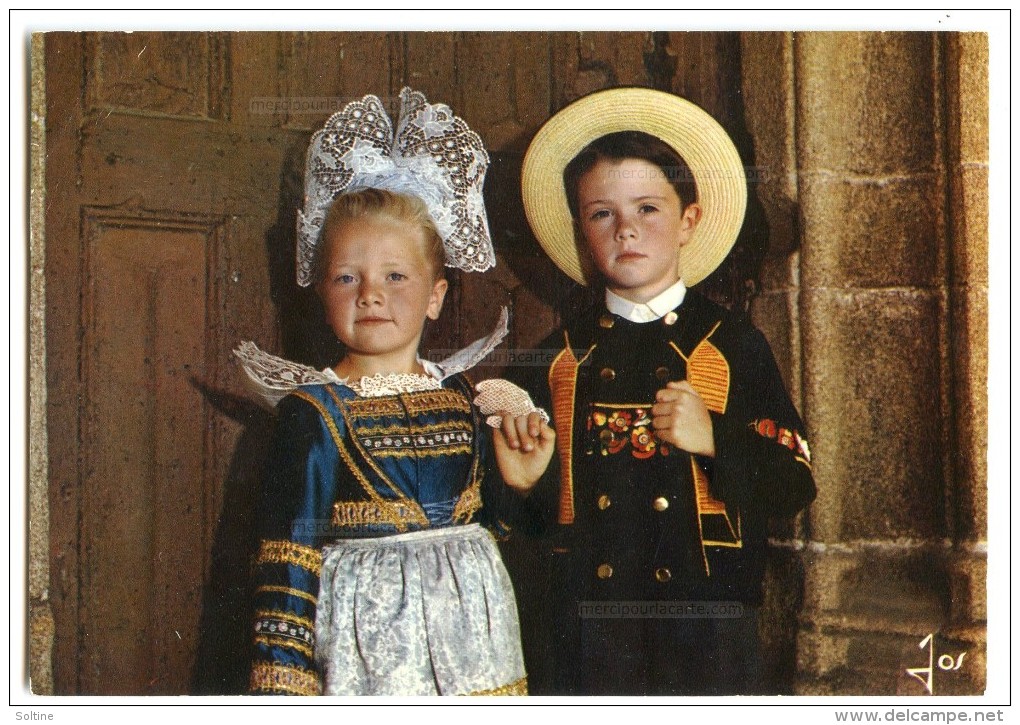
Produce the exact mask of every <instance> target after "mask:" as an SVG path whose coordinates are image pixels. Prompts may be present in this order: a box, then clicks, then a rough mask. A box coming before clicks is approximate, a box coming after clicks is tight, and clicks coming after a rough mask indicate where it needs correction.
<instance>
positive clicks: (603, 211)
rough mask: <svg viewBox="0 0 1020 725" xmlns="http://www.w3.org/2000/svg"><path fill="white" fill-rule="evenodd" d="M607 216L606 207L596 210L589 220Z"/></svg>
mask: <svg viewBox="0 0 1020 725" xmlns="http://www.w3.org/2000/svg"><path fill="white" fill-rule="evenodd" d="M608 216H609V210H608V209H599V210H598V211H597V212H595V213H594V214H592V215H591V220H592V221H596V220H598V219H606V218H607V217H608Z"/></svg>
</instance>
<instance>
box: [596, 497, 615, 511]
mask: <svg viewBox="0 0 1020 725" xmlns="http://www.w3.org/2000/svg"><path fill="white" fill-rule="evenodd" d="M612 505H613V502H612V501H610V500H609V496H607V495H605V494H602V495H601V496H599V500H598V507H599V511H605V510H606V509H607V508H609V507H610V506H612Z"/></svg>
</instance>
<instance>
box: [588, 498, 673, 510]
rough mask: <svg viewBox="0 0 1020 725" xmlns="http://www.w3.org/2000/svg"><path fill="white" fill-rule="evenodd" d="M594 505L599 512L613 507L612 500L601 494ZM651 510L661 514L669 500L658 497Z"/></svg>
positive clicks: (667, 505) (667, 506) (666, 507)
mask: <svg viewBox="0 0 1020 725" xmlns="http://www.w3.org/2000/svg"><path fill="white" fill-rule="evenodd" d="M595 505H596V506H598V507H599V511H605V510H606V509H607V508H609V507H610V506H612V505H613V499H611V498H609V496H607V495H606V494H602V495H601V496H599V497H598V499H596V501H595ZM652 508H653V509H655V510H656V511H658V512H660V513H661V512H663V511H665V510H666V509H668V508H669V499H668V498H666V497H665V496H659V497H658V498H657V499H655V500H654V501H652Z"/></svg>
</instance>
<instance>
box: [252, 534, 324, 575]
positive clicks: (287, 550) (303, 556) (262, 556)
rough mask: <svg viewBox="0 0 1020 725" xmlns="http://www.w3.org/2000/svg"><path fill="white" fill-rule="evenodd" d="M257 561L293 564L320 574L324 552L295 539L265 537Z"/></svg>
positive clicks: (258, 562)
mask: <svg viewBox="0 0 1020 725" xmlns="http://www.w3.org/2000/svg"><path fill="white" fill-rule="evenodd" d="M255 563H256V564H257V565H258V564H292V565H294V566H300V567H301V568H302V569H307V570H308V571H310V572H312V573H313V574H315V576H319V573H320V572H321V571H322V552H320V551H319V550H318V549H313V548H311V547H310V546H303V545H301V544H295V543H294V542H293V541H282V540H275V539H274V540H269V539H263V541H262V544H261V545H260V546H259V553H258V557H257V558H256V559H255Z"/></svg>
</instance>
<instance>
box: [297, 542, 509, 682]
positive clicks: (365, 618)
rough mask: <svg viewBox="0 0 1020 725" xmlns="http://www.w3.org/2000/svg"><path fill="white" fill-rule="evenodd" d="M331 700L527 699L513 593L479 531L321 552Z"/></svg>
mask: <svg viewBox="0 0 1020 725" xmlns="http://www.w3.org/2000/svg"><path fill="white" fill-rule="evenodd" d="M315 640H316V660H317V664H318V665H319V668H320V670H321V672H322V675H323V693H322V694H324V695H437V694H438V695H469V694H526V681H525V673H524V658H523V656H522V654H521V634H520V625H519V623H518V620H517V605H516V602H515V600H514V593H513V587H512V586H511V584H510V577H509V576H508V575H507V572H506V569H505V567H504V566H503V561H502V559H501V558H500V554H499V549H498V547H497V546H496V542H495V541H494V540H493V538H492V535H491V534H489V532H488V531H486V530H485V529H483V528H481V527H480V526H479V525H478V524H468V525H466V526H453V527H448V528H442V529H431V530H426V531H416V532H412V533H409V534H398V535H395V536H385V537H381V538H377V539H350V540H344V541H340V542H337V543H335V544H331V545H330V546H328V547H326V548H325V549H323V560H322V575H321V585H320V590H319V604H318V609H317V612H316V617H315Z"/></svg>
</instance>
